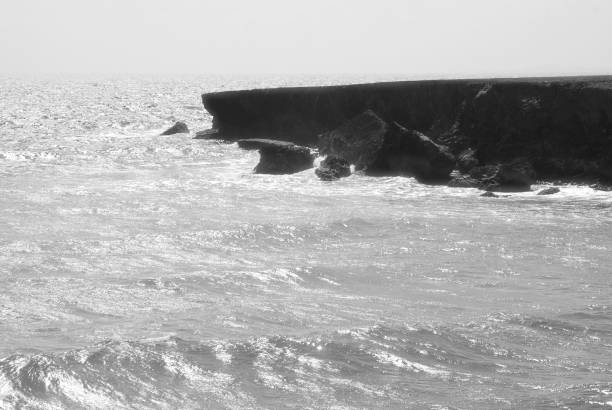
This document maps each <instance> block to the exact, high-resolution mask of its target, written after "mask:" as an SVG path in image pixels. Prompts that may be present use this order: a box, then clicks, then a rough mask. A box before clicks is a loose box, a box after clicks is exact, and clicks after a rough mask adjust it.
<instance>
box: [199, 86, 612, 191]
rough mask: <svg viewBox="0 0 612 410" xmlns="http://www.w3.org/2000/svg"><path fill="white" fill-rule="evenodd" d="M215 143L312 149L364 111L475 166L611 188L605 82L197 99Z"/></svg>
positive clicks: (610, 117) (287, 91) (272, 92)
mask: <svg viewBox="0 0 612 410" xmlns="http://www.w3.org/2000/svg"><path fill="white" fill-rule="evenodd" d="M202 101H203V104H204V107H205V108H206V110H208V112H209V113H211V114H212V115H213V117H214V120H213V128H215V129H217V130H218V134H217V135H218V136H220V137H221V138H223V139H229V140H234V139H242V138H272V139H282V140H286V141H291V142H294V143H296V144H301V145H307V146H311V147H317V146H318V144H319V136H320V135H321V134H323V133H326V132H329V131H331V130H334V129H335V128H337V127H340V126H341V125H342V124H344V123H345V122H347V121H349V120H350V119H352V118H354V117H356V116H358V115H359V114H362V113H363V112H365V111H367V110H371V111H372V112H374V113H376V114H377V115H378V116H379V117H380V118H382V119H383V120H384V121H387V122H389V123H397V124H399V125H401V126H402V127H404V128H406V129H409V130H415V131H418V132H420V133H423V134H424V135H426V136H427V137H428V138H430V139H431V140H432V141H434V142H435V143H437V144H441V145H444V146H446V147H448V149H449V150H450V151H451V152H452V153H453V154H454V155H455V156H457V157H461V155H462V153H464V152H466V151H467V152H470V153H472V154H473V156H474V159H475V161H477V162H478V163H479V164H493V163H501V162H504V161H511V160H513V159H515V158H519V157H521V158H527V159H528V160H529V161H530V162H531V163H532V164H533V167H534V169H535V171H536V172H537V177H538V178H540V179H570V180H571V179H573V180H582V179H584V181H588V182H590V181H600V180H601V181H605V182H607V183H609V182H610V181H612V76H600V77H566V78H522V79H482V80H478V79H476V80H428V81H404V82H388V83H374V84H356V85H342V86H326V87H296V88H275V89H256V90H244V91H228V92H219V93H209V94H204V95H202Z"/></svg>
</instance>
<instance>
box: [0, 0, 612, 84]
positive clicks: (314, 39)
mask: <svg viewBox="0 0 612 410" xmlns="http://www.w3.org/2000/svg"><path fill="white" fill-rule="evenodd" d="M611 41H612V0H512V1H506V0H403V1H402V0H370V1H361V0H351V1H349V0H302V1H291V0H284V1H282V0H250V1H248V0H217V1H209V0H0V56H1V61H0V72H5V73H24V72H27V73H32V72H33V73H39V72H41V73H54V72H60V73H61V72H69V73H296V74H297V73H323V74H324V73H399V74H406V75H424V74H425V75H428V74H429V75H440V76H470V75H529V74H533V75H536V74H584V73H603V74H612V43H611Z"/></svg>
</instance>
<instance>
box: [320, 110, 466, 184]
mask: <svg viewBox="0 0 612 410" xmlns="http://www.w3.org/2000/svg"><path fill="white" fill-rule="evenodd" d="M319 152H320V153H321V154H324V155H334V156H337V157H340V158H344V159H346V160H347V161H348V162H350V163H352V164H354V165H355V169H363V170H365V171H366V173H367V174H369V175H405V176H413V177H415V178H417V179H418V180H420V181H423V182H439V181H446V180H448V179H449V175H450V172H451V171H452V170H453V167H454V166H455V158H454V157H453V155H452V154H450V152H449V151H448V150H447V149H446V148H445V147H443V146H441V145H438V144H436V143H434V142H433V141H431V140H430V139H429V138H428V137H427V136H425V135H424V134H422V133H420V132H418V131H414V130H408V129H406V128H404V127H402V126H401V125H399V124H397V123H391V124H388V123H386V122H385V121H384V120H383V119H381V118H380V117H379V116H378V115H376V113H374V112H373V111H372V110H367V111H365V112H364V113H362V114H360V115H358V116H356V117H354V118H352V119H350V120H349V121H347V122H345V123H344V124H342V125H341V126H340V127H338V128H336V129H335V130H333V131H330V132H327V133H324V134H322V135H321V136H320V137H319Z"/></svg>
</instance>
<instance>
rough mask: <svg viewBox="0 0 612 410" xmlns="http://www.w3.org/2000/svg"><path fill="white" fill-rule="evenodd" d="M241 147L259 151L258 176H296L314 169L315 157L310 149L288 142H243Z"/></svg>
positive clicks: (256, 169) (256, 168) (260, 140)
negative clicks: (295, 174)
mask: <svg viewBox="0 0 612 410" xmlns="http://www.w3.org/2000/svg"><path fill="white" fill-rule="evenodd" d="M241 147H243V148H245V149H257V150H259V156H260V158H259V163H258V164H257V166H256V167H255V173H257V174H277V175H278V174H294V173H296V172H301V171H304V170H306V169H309V168H312V167H313V162H314V155H313V154H312V153H311V152H310V149H309V148H306V147H301V146H299V145H295V144H293V143H290V142H286V141H274V140H265V139H257V140H243V141H241Z"/></svg>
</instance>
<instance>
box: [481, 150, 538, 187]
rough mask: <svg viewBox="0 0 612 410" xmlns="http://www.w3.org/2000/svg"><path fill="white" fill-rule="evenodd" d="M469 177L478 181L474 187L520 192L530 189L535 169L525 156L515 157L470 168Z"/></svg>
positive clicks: (533, 180)
mask: <svg viewBox="0 0 612 410" xmlns="http://www.w3.org/2000/svg"><path fill="white" fill-rule="evenodd" d="M469 177H470V178H471V179H472V180H475V181H478V182H477V185H476V186H475V187H476V188H480V189H484V190H486V191H499V192H520V191H529V190H531V184H533V183H534V182H535V171H534V170H533V167H532V166H531V164H530V163H529V161H528V160H527V159H526V158H516V159H514V160H512V161H508V162H505V163H502V164H495V165H484V166H479V167H475V168H472V169H471V170H470V171H469Z"/></svg>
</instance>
